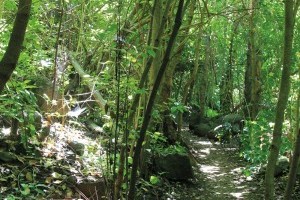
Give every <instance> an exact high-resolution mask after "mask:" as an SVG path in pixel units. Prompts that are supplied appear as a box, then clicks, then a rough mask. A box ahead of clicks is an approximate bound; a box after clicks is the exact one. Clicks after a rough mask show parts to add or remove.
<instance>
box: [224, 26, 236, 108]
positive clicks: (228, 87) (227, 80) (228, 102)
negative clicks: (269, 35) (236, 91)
mask: <svg viewBox="0 0 300 200" xmlns="http://www.w3.org/2000/svg"><path fill="white" fill-rule="evenodd" d="M237 27H238V24H233V29H232V33H231V39H230V44H229V52H228V63H227V67H226V70H225V73H224V76H223V77H222V80H221V84H220V105H221V109H222V111H223V112H225V113H228V112H230V111H231V110H232V108H233V76H232V71H233V62H234V60H233V59H234V58H233V53H234V52H233V50H234V49H233V43H234V37H235V34H236V30H237Z"/></svg>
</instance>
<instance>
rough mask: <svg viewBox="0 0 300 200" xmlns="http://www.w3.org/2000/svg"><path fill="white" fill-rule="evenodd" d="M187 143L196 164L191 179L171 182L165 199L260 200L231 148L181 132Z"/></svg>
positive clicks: (254, 185)
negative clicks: (189, 180)
mask: <svg viewBox="0 0 300 200" xmlns="http://www.w3.org/2000/svg"><path fill="white" fill-rule="evenodd" d="M183 134H184V138H185V140H189V146H190V151H191V153H192V155H193V157H194V158H195V160H196V161H197V163H196V165H195V166H194V172H195V180H194V181H192V183H188V184H180V183H172V184H171V185H172V187H171V188H169V191H170V192H169V195H168V198H166V199H185V200H188V199H189V200H192V199H195V200H197V199H201V200H202V199H203V200H235V199H249V200H259V199H263V196H262V194H261V193H260V192H258V191H257V189H256V188H257V185H258V183H255V182H254V181H252V180H251V179H249V178H248V179H247V177H245V176H244V175H243V169H245V167H246V166H247V163H246V162H245V161H243V160H242V159H241V158H240V157H239V156H238V153H237V151H236V150H235V149H233V148H229V147H228V146H223V145H220V143H218V142H212V141H210V140H208V139H207V138H200V137H197V136H195V135H193V134H191V133H190V132H184V133H183Z"/></svg>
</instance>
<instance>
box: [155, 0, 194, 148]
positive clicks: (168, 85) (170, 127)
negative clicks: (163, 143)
mask: <svg viewBox="0 0 300 200" xmlns="http://www.w3.org/2000/svg"><path fill="white" fill-rule="evenodd" d="M195 7H196V6H195V2H194V1H192V2H191V6H190V8H189V12H188V15H187V20H186V23H185V24H184V27H188V28H186V29H185V30H184V31H183V35H184V37H180V38H178V39H177V43H179V45H178V46H177V48H176V49H175V50H174V53H173V54H172V59H171V62H170V64H169V66H168V68H167V69H166V73H165V76H164V78H163V81H162V84H161V91H160V95H159V96H160V99H159V102H160V105H161V107H162V114H163V117H162V118H163V133H164V135H165V136H166V137H167V138H168V139H169V142H171V143H174V142H176V141H177V139H178V137H177V132H176V128H175V127H174V124H173V123H172V122H173V121H172V118H171V117H170V114H171V112H170V108H169V107H168V105H169V99H170V98H171V93H172V88H173V77H174V71H175V68H176V66H177V65H178V63H179V62H180V60H181V55H182V52H183V50H184V47H185V44H186V41H187V39H188V37H187V35H188V34H189V31H190V29H189V27H190V25H191V23H192V21H193V17H194V11H195ZM183 12H185V11H183Z"/></svg>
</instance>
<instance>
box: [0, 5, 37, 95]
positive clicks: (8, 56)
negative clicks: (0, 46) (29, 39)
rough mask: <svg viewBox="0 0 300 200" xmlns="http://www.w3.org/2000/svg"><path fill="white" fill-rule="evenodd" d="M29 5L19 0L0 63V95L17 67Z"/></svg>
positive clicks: (27, 19) (28, 14)
mask: <svg viewBox="0 0 300 200" xmlns="http://www.w3.org/2000/svg"><path fill="white" fill-rule="evenodd" d="M31 3H32V2H31V0H19V6H18V11H17V16H16V19H15V21H14V26H13V30H12V33H11V36H10V40H9V43H8V47H7V49H6V51H5V54H4V56H3V58H2V60H1V62H0V93H1V92H2V91H3V89H4V87H5V84H6V83H7V81H8V80H9V78H10V76H11V74H12V73H13V71H14V70H15V68H16V66H17V63H18V60H19V56H20V53H21V50H22V44H23V41H24V38H25V32H26V27H27V24H28V21H29V16H30V9H31Z"/></svg>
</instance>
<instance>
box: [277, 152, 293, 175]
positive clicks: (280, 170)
mask: <svg viewBox="0 0 300 200" xmlns="http://www.w3.org/2000/svg"><path fill="white" fill-rule="evenodd" d="M289 168H290V163H289V159H288V158H287V157H285V156H281V157H279V158H278V161H277V163H276V167H275V173H274V176H275V177H278V176H282V175H283V174H286V173H288V171H289Z"/></svg>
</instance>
